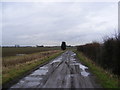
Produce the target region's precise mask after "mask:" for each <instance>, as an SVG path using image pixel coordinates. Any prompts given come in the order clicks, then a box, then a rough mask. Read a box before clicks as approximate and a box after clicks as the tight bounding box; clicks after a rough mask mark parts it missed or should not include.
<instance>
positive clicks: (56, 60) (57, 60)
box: [50, 57, 62, 64]
mask: <svg viewBox="0 0 120 90" xmlns="http://www.w3.org/2000/svg"><path fill="white" fill-rule="evenodd" d="M61 59H62V57H59V58H57V59H55V60H54V61H52V62H51V63H50V64H53V63H56V62H58V63H59V62H61Z"/></svg>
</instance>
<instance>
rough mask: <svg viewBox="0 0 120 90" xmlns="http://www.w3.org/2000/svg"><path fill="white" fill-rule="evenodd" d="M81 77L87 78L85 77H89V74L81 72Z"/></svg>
mask: <svg viewBox="0 0 120 90" xmlns="http://www.w3.org/2000/svg"><path fill="white" fill-rule="evenodd" d="M81 75H82V76H85V77H87V76H88V75H89V73H88V72H86V71H82V72H81Z"/></svg>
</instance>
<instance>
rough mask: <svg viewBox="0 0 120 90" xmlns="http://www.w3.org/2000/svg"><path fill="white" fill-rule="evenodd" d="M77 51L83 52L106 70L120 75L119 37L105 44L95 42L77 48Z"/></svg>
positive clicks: (105, 41) (107, 40)
mask: <svg viewBox="0 0 120 90" xmlns="http://www.w3.org/2000/svg"><path fill="white" fill-rule="evenodd" d="M77 50H78V51H81V52H83V53H84V54H85V55H86V56H87V57H88V58H90V59H91V60H93V61H94V62H96V63H97V64H98V65H100V66H101V67H103V68H104V69H107V70H109V71H111V72H112V73H114V74H117V75H120V40H119V39H118V36H117V37H115V38H108V39H106V40H104V43H103V44H100V43H97V42H93V43H89V44H86V45H81V46H77Z"/></svg>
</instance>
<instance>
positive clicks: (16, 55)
mask: <svg viewBox="0 0 120 90" xmlns="http://www.w3.org/2000/svg"><path fill="white" fill-rule="evenodd" d="M23 55H25V54H16V56H23Z"/></svg>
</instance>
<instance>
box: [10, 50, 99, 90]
mask: <svg viewBox="0 0 120 90" xmlns="http://www.w3.org/2000/svg"><path fill="white" fill-rule="evenodd" d="M13 88H100V85H99V84H98V83H96V80H95V76H94V75H93V74H92V73H91V72H90V71H89V68H88V67H87V66H85V65H83V64H81V63H80V60H78V59H77V58H76V54H75V53H74V52H72V51H66V52H65V53H63V54H62V55H60V56H59V57H57V58H55V59H54V60H52V61H51V62H49V63H48V64H46V65H44V66H42V67H39V69H37V70H35V71H34V72H32V73H31V74H29V75H27V76H26V77H24V78H22V79H21V80H19V82H18V83H16V84H15V85H13V86H12V87H10V89H13Z"/></svg>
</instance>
